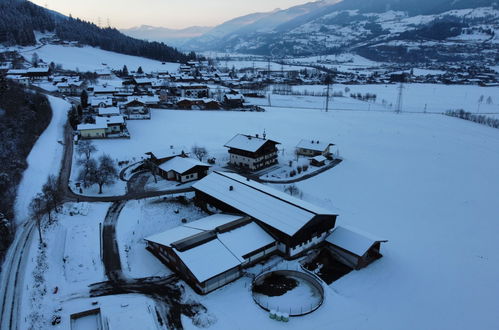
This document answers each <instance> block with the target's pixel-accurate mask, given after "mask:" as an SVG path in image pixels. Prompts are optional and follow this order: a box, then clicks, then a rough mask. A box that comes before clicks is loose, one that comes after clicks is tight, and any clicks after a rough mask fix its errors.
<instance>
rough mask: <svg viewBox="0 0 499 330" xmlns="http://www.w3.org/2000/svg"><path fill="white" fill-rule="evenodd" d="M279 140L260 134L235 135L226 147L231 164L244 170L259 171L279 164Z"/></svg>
mask: <svg viewBox="0 0 499 330" xmlns="http://www.w3.org/2000/svg"><path fill="white" fill-rule="evenodd" d="M278 144H279V142H276V141H272V140H268V139H266V138H265V134H264V136H263V138H261V137H259V136H258V135H255V136H251V135H243V134H238V135H236V136H234V137H233V138H232V139H231V140H230V141H229V142H227V143H226V144H225V147H227V148H229V155H230V160H229V164H230V165H232V166H235V167H239V168H241V169H243V170H248V171H258V170H260V169H263V168H266V167H269V166H272V165H274V164H277V145H278Z"/></svg>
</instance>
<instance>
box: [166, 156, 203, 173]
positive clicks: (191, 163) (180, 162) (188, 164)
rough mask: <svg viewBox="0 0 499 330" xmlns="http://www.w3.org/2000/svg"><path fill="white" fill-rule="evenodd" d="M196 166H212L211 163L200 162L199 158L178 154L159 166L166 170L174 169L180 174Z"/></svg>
mask: <svg viewBox="0 0 499 330" xmlns="http://www.w3.org/2000/svg"><path fill="white" fill-rule="evenodd" d="M196 166H207V167H211V165H208V164H205V163H203V162H200V161H199V160H197V159H194V158H187V157H185V158H184V157H179V156H177V157H174V158H172V159H170V160H168V161H166V162H164V163H163V164H161V165H159V168H160V169H162V170H163V171H165V172H169V171H174V172H177V173H179V174H183V173H185V172H187V171H189V170H191V169H192V168H194V167H196Z"/></svg>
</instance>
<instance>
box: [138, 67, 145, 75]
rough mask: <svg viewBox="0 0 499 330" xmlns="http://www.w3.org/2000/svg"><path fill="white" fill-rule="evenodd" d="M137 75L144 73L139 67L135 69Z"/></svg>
mask: <svg viewBox="0 0 499 330" xmlns="http://www.w3.org/2000/svg"><path fill="white" fill-rule="evenodd" d="M137 73H138V74H143V73H144V70H142V67H141V66H139V68H138V69H137Z"/></svg>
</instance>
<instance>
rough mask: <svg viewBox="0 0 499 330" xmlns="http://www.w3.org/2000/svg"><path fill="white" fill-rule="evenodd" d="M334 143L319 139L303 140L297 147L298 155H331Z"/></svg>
mask: <svg viewBox="0 0 499 330" xmlns="http://www.w3.org/2000/svg"><path fill="white" fill-rule="evenodd" d="M332 146H334V144H333V143H326V142H320V141H319V140H301V141H300V142H299V143H298V144H297V145H296V148H295V152H296V154H297V155H300V156H305V157H315V156H325V157H327V156H329V155H330V154H331V147H332Z"/></svg>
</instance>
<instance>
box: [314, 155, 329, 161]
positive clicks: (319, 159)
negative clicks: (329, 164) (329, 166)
mask: <svg viewBox="0 0 499 330" xmlns="http://www.w3.org/2000/svg"><path fill="white" fill-rule="evenodd" d="M312 159H313V160H315V161H316V162H319V163H322V162H325V161H326V160H327V158H326V157H324V156H322V155H319V156H315V157H312Z"/></svg>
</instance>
